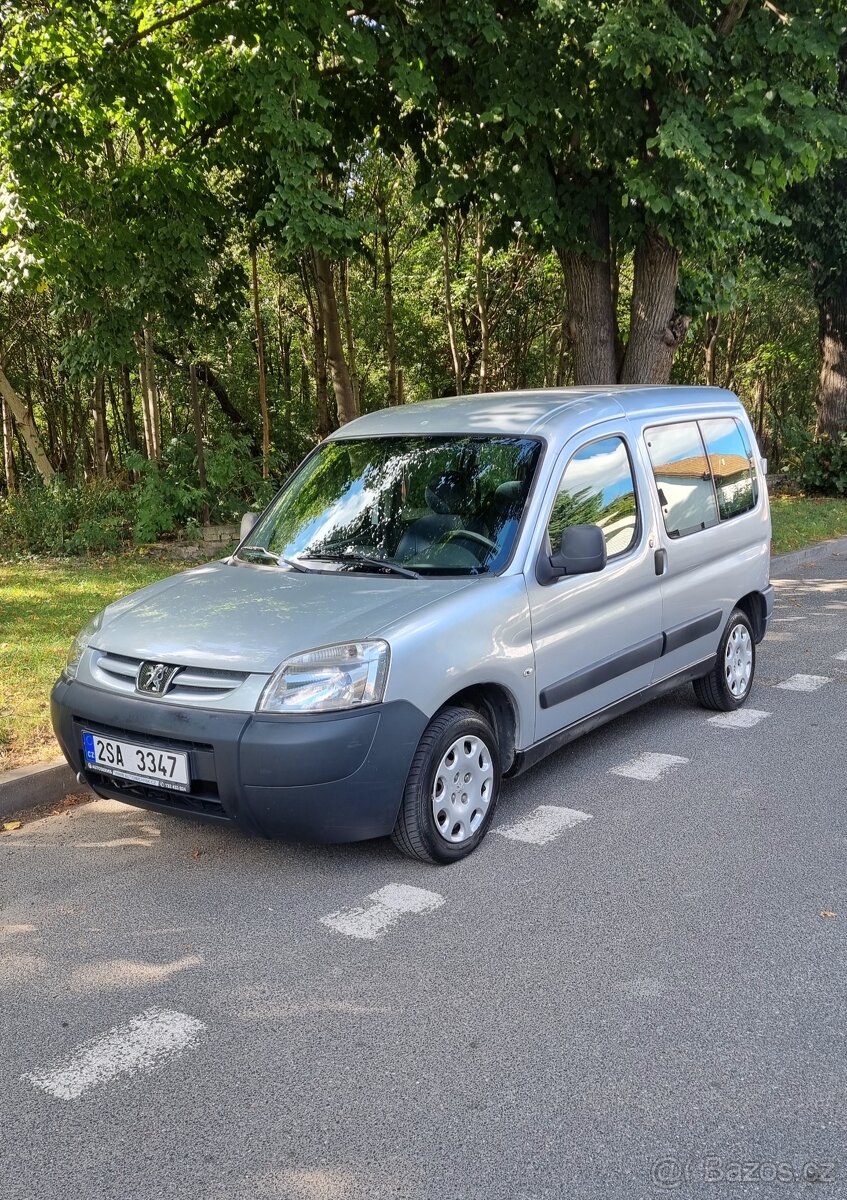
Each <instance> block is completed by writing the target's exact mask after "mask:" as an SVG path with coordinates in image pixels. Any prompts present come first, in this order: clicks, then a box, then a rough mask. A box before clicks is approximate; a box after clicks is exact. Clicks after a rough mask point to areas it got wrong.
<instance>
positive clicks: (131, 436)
mask: <svg viewBox="0 0 847 1200" xmlns="http://www.w3.org/2000/svg"><path fill="white" fill-rule="evenodd" d="M121 410H122V412H123V419H124V429H125V430H126V444H127V447H128V448H129V449H130V450H137V449H138V429H137V428H136V425H135V409H134V408H133V404H132V381H131V380H130V377H129V367H128V366H127V365H126V363H124V365H123V366H122V367H121Z"/></svg>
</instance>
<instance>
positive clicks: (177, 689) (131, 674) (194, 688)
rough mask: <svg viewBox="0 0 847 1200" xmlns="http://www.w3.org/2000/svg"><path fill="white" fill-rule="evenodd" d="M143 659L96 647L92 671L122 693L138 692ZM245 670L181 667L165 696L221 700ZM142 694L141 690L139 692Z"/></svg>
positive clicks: (107, 684) (235, 684) (239, 682)
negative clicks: (111, 652) (137, 685)
mask: <svg viewBox="0 0 847 1200" xmlns="http://www.w3.org/2000/svg"><path fill="white" fill-rule="evenodd" d="M142 661H143V660H142V659H140V658H129V657H127V655H125V654H108V653H106V652H104V651H99V650H95V652H94V655H93V657H92V660H91V674H92V675H93V676H94V678H95V679H96V680H97V682H98V683H100V684H102V685H103V686H104V687H108V688H113V689H115V690H116V691H119V692H123V693H124V694H125V695H137V694H138V693H137V692H136V690H135V680H136V676H137V675H138V668H139V667H140V666H141V663H142ZM246 678H247V675H246V673H245V672H244V671H218V670H211V669H209V668H207V667H181V668H180V670H179V673H178V674H177V675H176V676H175V677H174V681H173V684H172V685H171V687H170V689H169V690H168V692H167V695H166V699H168V700H221V699H223V697H224V696H228V695H229V694H230V692H234V691H235V689H236V688H238V687H241V685H242V683H243V682H244V680H245V679H246ZM141 694H142V695H143V693H141Z"/></svg>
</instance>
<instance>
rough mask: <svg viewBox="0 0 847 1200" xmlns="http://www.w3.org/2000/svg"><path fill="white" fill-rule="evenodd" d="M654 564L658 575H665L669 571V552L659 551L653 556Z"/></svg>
mask: <svg viewBox="0 0 847 1200" xmlns="http://www.w3.org/2000/svg"><path fill="white" fill-rule="evenodd" d="M653 563H654V564H655V567H656V574H657V575H664V573H665V571H667V569H668V552H667V550H664V549H662V550H657V551H656V553H655V554H654V555H653Z"/></svg>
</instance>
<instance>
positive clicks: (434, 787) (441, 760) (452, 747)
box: [391, 705, 500, 863]
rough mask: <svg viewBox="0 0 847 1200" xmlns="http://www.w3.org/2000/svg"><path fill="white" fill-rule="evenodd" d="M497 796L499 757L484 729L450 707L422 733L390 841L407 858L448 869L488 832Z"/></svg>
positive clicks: (472, 714)
mask: <svg viewBox="0 0 847 1200" xmlns="http://www.w3.org/2000/svg"><path fill="white" fill-rule="evenodd" d="M499 791H500V755H499V754H498V752H497V739H496V737H495V735H494V730H493V729H492V728H491V725H490V723H489V722H488V721H487V720H486V719H485V717H483V716H482V715H481V714H480V713H478V712H476V711H475V710H474V709H470V708H459V707H458V706H452V705H451V706H450V707H448V708H443V709H442V710H441V711H440V712H438V713H436V715H435V716H434V717H433V718H432V720H431V721H430V723H429V725H428V726H427V727H426V729H425V730H424V733H423V737H422V738H421V740H420V743H419V745H418V748H417V750H416V752H415V757H414V758H413V759H412V765H411V768H410V770H409V776H408V779H407V780H406V787H405V791H404V793H403V803H402V805H401V807H400V814H399V816H398V818H397V824H396V825H395V827H394V832H393V833H392V835H391V837H392V840H393V842H394V844H395V846H397V847H398V849H400V850H402V851H403V853H404V854H407V855H409V857H410V858H419V859H423V860H424V861H425V862H434V863H451V862H456V861H457V860H458V859H460V858H465V857H466V856H467V855H468V854H470V853H471V851H473V850H475V849H476V847H477V846H478V845H479V843H480V842H481V841H482V839H483V838H484V837H485V835H486V833H487V832H488V828H489V826H490V825H491V819H492V817H493V816H494V808H495V806H496V804H497V796H498V794H499Z"/></svg>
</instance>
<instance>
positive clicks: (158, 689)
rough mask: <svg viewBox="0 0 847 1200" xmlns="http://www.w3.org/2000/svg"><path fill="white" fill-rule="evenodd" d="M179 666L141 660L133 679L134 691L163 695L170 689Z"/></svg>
mask: <svg viewBox="0 0 847 1200" xmlns="http://www.w3.org/2000/svg"><path fill="white" fill-rule="evenodd" d="M178 670H179V667H169V666H168V664H167V663H157V662H143V663H142V664H141V666H140V667H139V668H138V675H137V677H136V680H135V688H136V691H139V692H147V693H148V694H149V695H151V696H164V694H165V692H167V691H169V690H170V686H171V684H172V683H173V680H174V675H176V673H177V671H178Z"/></svg>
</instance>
